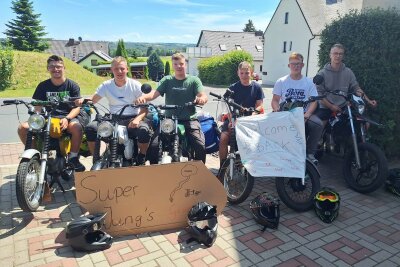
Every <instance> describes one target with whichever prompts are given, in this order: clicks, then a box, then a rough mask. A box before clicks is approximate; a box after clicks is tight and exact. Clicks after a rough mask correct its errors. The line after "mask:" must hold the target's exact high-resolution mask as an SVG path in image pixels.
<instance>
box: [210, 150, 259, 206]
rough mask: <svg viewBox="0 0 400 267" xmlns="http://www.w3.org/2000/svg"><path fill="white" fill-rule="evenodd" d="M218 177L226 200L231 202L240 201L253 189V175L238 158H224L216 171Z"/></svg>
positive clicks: (237, 202)
mask: <svg viewBox="0 0 400 267" xmlns="http://www.w3.org/2000/svg"><path fill="white" fill-rule="evenodd" d="M231 164H233V168H232V170H233V171H232V173H231ZM218 179H219V180H220V181H221V182H223V185H224V188H225V191H226V194H227V198H228V201H229V203H232V204H239V203H242V202H243V201H245V200H246V199H247V197H248V196H249V195H250V193H251V190H253V186H254V177H253V176H251V175H250V173H249V172H248V171H247V170H246V168H245V167H244V166H243V164H242V162H241V160H240V158H236V159H232V160H231V159H226V160H225V161H224V163H223V164H222V167H221V169H220V171H219V173H218Z"/></svg>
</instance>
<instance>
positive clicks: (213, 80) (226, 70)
mask: <svg viewBox="0 0 400 267" xmlns="http://www.w3.org/2000/svg"><path fill="white" fill-rule="evenodd" d="M242 61H248V62H250V63H251V64H252V63H253V57H252V56H251V55H250V54H249V53H247V52H245V51H231V52H228V53H226V54H224V55H222V56H213V57H210V58H206V59H203V60H201V61H200V62H199V64H198V66H197V68H198V70H199V78H200V79H201V81H202V82H203V83H205V84H213V85H229V84H232V83H234V82H236V81H238V79H239V77H238V76H237V68H238V65H239V63H240V62H242Z"/></svg>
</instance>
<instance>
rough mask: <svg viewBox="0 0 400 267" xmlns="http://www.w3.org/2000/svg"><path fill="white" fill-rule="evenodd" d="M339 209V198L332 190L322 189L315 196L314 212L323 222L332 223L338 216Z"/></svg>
mask: <svg viewBox="0 0 400 267" xmlns="http://www.w3.org/2000/svg"><path fill="white" fill-rule="evenodd" d="M339 207H340V196H339V193H338V192H336V191H335V190H334V189H332V188H329V187H323V188H321V190H319V191H318V192H317V194H315V197H314V210H315V213H316V214H317V216H318V217H319V218H320V219H321V220H322V221H323V222H325V223H331V222H333V221H334V220H335V219H336V217H337V216H338V215H339Z"/></svg>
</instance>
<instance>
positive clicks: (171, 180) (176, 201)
mask: <svg viewBox="0 0 400 267" xmlns="http://www.w3.org/2000/svg"><path fill="white" fill-rule="evenodd" d="M75 187H76V198H77V201H78V203H79V204H80V205H81V206H83V207H84V208H85V209H87V210H88V211H89V212H90V213H91V214H95V213H98V212H107V216H106V220H105V231H106V232H107V233H110V234H111V235H114V236H121V235H129V234H139V233H143V232H153V231H161V230H167V229H177V228H183V227H186V226H187V225H188V221H187V214H188V212H189V210H190V209H191V207H192V206H193V205H195V204H197V203H198V202H201V201H206V202H208V203H209V204H211V205H216V206H217V212H218V214H221V212H222V210H223V209H224V207H225V205H226V193H225V190H224V187H223V186H222V184H221V183H220V182H219V181H218V179H217V178H216V177H215V176H214V175H213V174H212V173H211V172H210V171H209V170H208V169H207V167H206V166H205V165H204V164H203V162H201V161H190V162H184V163H171V164H166V165H151V166H140V167H130V168H118V169H105V170H100V171H90V172H82V173H75Z"/></svg>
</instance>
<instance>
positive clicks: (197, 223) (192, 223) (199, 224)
mask: <svg viewBox="0 0 400 267" xmlns="http://www.w3.org/2000/svg"><path fill="white" fill-rule="evenodd" d="M215 225H216V224H215V218H211V219H206V220H201V221H189V226H191V227H197V228H199V229H205V228H206V227H208V228H209V229H213V228H214V227H215Z"/></svg>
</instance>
